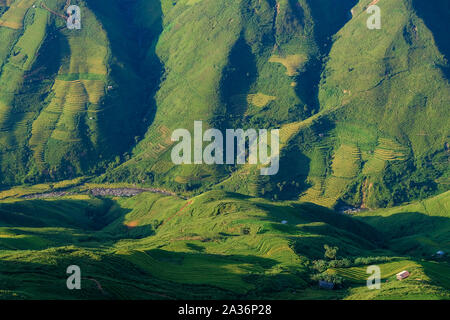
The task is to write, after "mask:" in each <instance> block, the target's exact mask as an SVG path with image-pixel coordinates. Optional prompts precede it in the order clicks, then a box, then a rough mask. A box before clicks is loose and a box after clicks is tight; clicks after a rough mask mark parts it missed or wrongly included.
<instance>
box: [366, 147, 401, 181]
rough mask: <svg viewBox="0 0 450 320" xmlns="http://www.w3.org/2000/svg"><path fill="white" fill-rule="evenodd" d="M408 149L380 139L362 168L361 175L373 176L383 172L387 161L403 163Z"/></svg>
mask: <svg viewBox="0 0 450 320" xmlns="http://www.w3.org/2000/svg"><path fill="white" fill-rule="evenodd" d="M407 154H408V149H407V148H406V147H404V146H402V145H400V144H399V143H397V142H395V141H392V140H389V139H384V138H380V139H379V140H378V146H377V147H376V149H375V151H374V152H373V154H371V155H369V156H370V158H369V160H368V161H367V162H366V164H365V165H364V168H363V174H366V175H367V174H375V173H378V172H381V171H383V169H384V167H385V166H386V164H387V161H404V160H406V159H407Z"/></svg>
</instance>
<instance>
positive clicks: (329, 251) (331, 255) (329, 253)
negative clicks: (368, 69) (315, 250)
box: [323, 244, 339, 260]
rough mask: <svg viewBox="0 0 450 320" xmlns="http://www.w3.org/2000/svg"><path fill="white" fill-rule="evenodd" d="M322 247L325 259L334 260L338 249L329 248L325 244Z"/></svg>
mask: <svg viewBox="0 0 450 320" xmlns="http://www.w3.org/2000/svg"><path fill="white" fill-rule="evenodd" d="M323 247H324V249H325V258H328V259H330V260H335V259H336V255H337V252H338V250H339V248H338V247H330V246H329V245H327V244H326V245H324V246H323Z"/></svg>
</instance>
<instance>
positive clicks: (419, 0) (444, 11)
mask: <svg viewBox="0 0 450 320" xmlns="http://www.w3.org/2000/svg"><path fill="white" fill-rule="evenodd" d="M413 6H414V8H415V9H416V13H417V15H418V16H419V17H420V18H422V19H423V21H424V22H425V25H426V26H427V27H428V28H429V29H430V30H431V32H432V33H433V37H434V40H435V41H436V45H437V47H438V49H439V51H440V52H441V53H442V54H443V55H444V56H445V57H446V59H447V61H448V60H450V37H449V36H448V32H449V30H450V2H449V1H448V0H434V1H424V0H413ZM419 32H420V30H419ZM441 67H442V70H443V72H444V74H445V76H446V77H447V79H448V80H450V65H447V66H441Z"/></svg>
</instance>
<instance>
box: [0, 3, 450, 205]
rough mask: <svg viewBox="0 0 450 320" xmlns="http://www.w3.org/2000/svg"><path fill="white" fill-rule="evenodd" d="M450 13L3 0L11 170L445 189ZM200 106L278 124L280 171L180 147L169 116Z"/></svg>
mask: <svg viewBox="0 0 450 320" xmlns="http://www.w3.org/2000/svg"><path fill="white" fill-rule="evenodd" d="M69 4H74V5H77V6H79V7H80V8H81V13H82V16H81V17H82V18H81V23H82V28H81V29H80V30H70V29H68V28H66V27H65V26H66V21H65V19H64V18H63V17H64V13H65V11H66V10H67V7H68V5H69ZM371 4H376V5H378V6H379V7H380V9H381V21H382V26H381V29H379V30H378V29H376V30H371V29H369V28H367V25H366V21H367V19H368V18H369V14H367V13H366V9H367V7H368V6H369V5H371ZM449 15H450V10H449V4H448V1H446V0H435V1H433V2H429V1H425V0H397V1H390V0H379V1H372V0H360V1H357V0H342V1H334V0H227V1H218V0H178V1H175V0H109V1H106V0H71V1H66V0H0V185H2V186H4V187H7V186H12V185H19V184H36V183H40V182H51V181H59V180H63V179H72V178H75V177H80V176H89V177H95V180H96V182H98V183H105V182H114V183H118V182H127V183H133V184H138V185H141V186H157V187H160V188H163V189H167V190H171V191H174V192H177V193H185V194H188V195H192V194H199V193H201V192H204V191H207V190H214V189H221V190H223V191H227V192H236V193H240V194H244V195H248V196H257V197H263V198H267V199H271V200H302V201H307V202H314V203H316V204H319V205H322V206H327V207H336V206H339V205H341V204H343V203H345V204H348V205H352V206H361V207H368V208H376V207H386V206H392V205H396V204H401V203H403V202H407V201H411V200H414V199H423V198H426V197H430V196H432V195H435V194H438V193H442V192H445V191H446V190H448V189H449V187H448V186H449V183H450V180H449V165H448V163H449V162H448V161H449V152H450V150H449V149H450V132H449V131H450V130H449V129H450V126H449V123H450V121H448V120H449V119H448V110H449V107H448V106H449V103H450V101H449V98H450V86H449V75H450V73H449V70H450V69H449V67H450V66H449V64H448V58H449V55H450V40H449V37H448V35H447V33H448V30H449V23H450V22H449V21H450V16H449ZM196 120H202V121H203V123H204V124H205V125H207V126H209V127H212V128H219V129H227V128H234V129H237V128H243V129H248V128H255V129H280V145H281V151H280V170H279V173H278V174H277V175H274V176H261V175H260V174H259V169H258V168H257V166H252V165H236V166H231V165H181V166H177V165H175V164H173V162H172V161H171V158H170V154H171V149H172V146H173V142H172V141H171V134H172V132H173V131H174V130H175V129H178V128H186V129H188V130H190V131H192V130H193V124H194V121H196Z"/></svg>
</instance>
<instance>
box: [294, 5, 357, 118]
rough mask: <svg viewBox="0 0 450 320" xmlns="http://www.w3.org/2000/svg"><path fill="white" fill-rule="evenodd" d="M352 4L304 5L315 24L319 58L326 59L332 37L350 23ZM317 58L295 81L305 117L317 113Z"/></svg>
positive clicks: (320, 65) (319, 70) (319, 63)
mask: <svg viewBox="0 0 450 320" xmlns="http://www.w3.org/2000/svg"><path fill="white" fill-rule="evenodd" d="M356 3H357V1H356V0H346V1H340V3H339V5H336V3H335V2H334V1H315V0H313V1H308V5H309V7H310V9H311V15H312V17H313V19H314V20H315V22H316V23H315V25H314V28H315V29H314V33H315V38H316V41H317V42H318V44H319V48H320V49H319V50H320V55H321V56H327V55H328V53H329V52H330V50H331V46H332V43H333V41H332V36H333V35H334V34H336V33H337V32H338V31H339V30H340V29H341V28H342V27H343V26H344V25H345V24H346V23H347V22H348V21H349V20H350V19H351V14H350V9H351V8H352V7H354V6H355V5H356ZM323 68H324V65H323V61H321V57H320V56H318V57H315V58H313V59H311V60H310V61H308V62H307V64H306V65H305V67H304V68H303V71H302V72H300V73H299V74H298V76H296V78H295V83H296V84H297V85H296V86H295V92H296V94H297V96H298V97H299V98H300V99H301V100H302V101H303V102H304V103H305V104H306V105H307V106H308V108H307V109H306V110H305V111H307V112H309V113H312V112H314V113H315V112H317V111H318V110H319V109H320V105H319V83H320V79H321V75H322V71H323V70H324V69H323Z"/></svg>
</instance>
